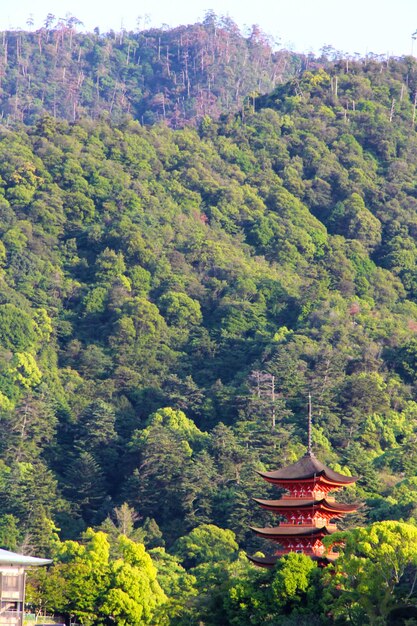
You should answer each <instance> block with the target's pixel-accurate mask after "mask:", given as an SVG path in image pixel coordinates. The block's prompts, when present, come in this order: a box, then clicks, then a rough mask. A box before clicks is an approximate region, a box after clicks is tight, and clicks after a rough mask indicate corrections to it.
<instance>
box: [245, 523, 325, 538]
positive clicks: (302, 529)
mask: <svg viewBox="0 0 417 626" xmlns="http://www.w3.org/2000/svg"><path fill="white" fill-rule="evenodd" d="M250 529H251V530H252V531H253V532H254V533H256V534H257V535H260V536H262V537H269V538H271V539H273V538H275V537H290V536H292V537H307V536H310V535H320V536H323V535H332V534H333V533H334V532H336V530H332V529H331V528H328V527H327V526H273V527H272V528H255V527H253V526H250Z"/></svg>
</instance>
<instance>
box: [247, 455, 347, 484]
mask: <svg viewBox="0 0 417 626" xmlns="http://www.w3.org/2000/svg"><path fill="white" fill-rule="evenodd" d="M258 474H259V475H260V476H262V477H263V478H266V479H267V480H274V481H276V482H282V483H285V482H287V481H288V482H292V481H294V480H308V479H310V478H315V477H319V476H323V477H324V478H326V479H327V480H328V481H329V482H331V483H334V484H340V485H349V484H351V483H354V482H356V481H357V480H358V476H345V475H344V474H339V472H335V471H334V470H332V469H330V467H327V466H326V465H324V464H323V463H321V461H319V460H318V459H317V458H316V457H315V456H314V454H313V453H312V452H307V454H305V455H304V456H303V457H301V459H299V460H298V461H297V462H296V463H292V464H291V465H287V466H286V467H283V468H281V469H279V470H275V471H273V472H258Z"/></svg>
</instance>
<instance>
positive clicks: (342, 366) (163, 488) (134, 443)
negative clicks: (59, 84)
mask: <svg viewBox="0 0 417 626" xmlns="http://www.w3.org/2000/svg"><path fill="white" fill-rule="evenodd" d="M141 36H142V35H141ZM74 37H75V35H74ZM97 37H98V35H97ZM76 41H78V40H77V38H76V37H75V39H74V41H73V45H74V46H75V42H76ZM100 41H102V40H100ZM103 41H107V40H103ZM48 45H51V44H45V51H46V50H47V49H48ZM62 45H63V44H62ZM65 45H67V44H65ZM77 45H78V44H77ZM97 45H99V44H97ZM100 45H101V44H100ZM120 45H123V46H126V45H127V46H128V45H129V44H128V43H127V40H125V41H124V43H122V44H120ZM41 47H42V46H41ZM77 49H78V48H77ZM59 51H60V47H59V46H58V52H59ZM22 54H23V53H22ZM45 54H46V52H45ZM132 54H133V52H132ZM22 58H23V57H22ZM45 84H46V82H45ZM416 93H417V64H416V61H415V60H414V59H412V58H405V59H390V60H388V61H384V62H380V61H377V60H375V59H369V58H368V59H365V60H360V61H355V62H353V61H349V62H348V61H339V62H335V63H334V64H333V65H332V66H331V67H327V68H326V69H323V68H321V69H319V70H316V71H306V72H304V73H303V74H302V75H301V76H297V77H296V78H294V79H292V80H290V81H288V82H286V83H285V84H282V85H280V86H279V87H277V88H276V89H275V90H274V91H273V92H272V93H271V94H269V95H268V96H263V97H260V98H258V99H254V100H251V101H247V102H246V103H245V106H244V107H243V108H242V110H241V111H240V113H239V115H234V114H229V115H226V116H223V118H221V119H220V120H218V119H215V117H214V116H209V115H203V116H202V117H201V119H200V121H199V123H198V125H197V127H196V128H191V127H186V128H179V129H173V128H170V127H169V125H168V124H167V123H166V122H164V121H162V122H160V123H157V124H154V125H151V126H146V125H142V124H141V123H140V122H139V121H137V120H134V119H132V118H130V117H128V116H124V117H123V119H120V120H119V121H117V122H111V121H109V120H107V119H105V118H104V117H103V116H102V117H101V118H100V119H92V117H91V116H89V117H86V118H84V119H80V120H78V121H75V122H72V121H68V120H65V119H55V118H54V117H53V115H42V116H40V117H39V118H38V119H37V120H36V121H35V120H34V123H33V124H31V125H27V126H25V125H23V124H16V125H11V126H10V125H4V126H2V127H1V128H0V151H1V154H0V234H1V240H0V264H1V276H0V351H1V352H0V368H1V377H0V426H1V432H2V437H1V439H0V455H1V456H0V459H1V460H0V538H1V545H3V546H4V547H6V548H9V549H12V550H13V549H25V550H32V551H34V552H36V553H38V554H39V555H53V556H54V558H55V560H56V565H55V566H54V568H53V570H52V574H51V577H49V575H45V578H44V574H42V573H39V574H38V578H37V579H36V580H34V581H33V587H32V592H31V593H32V598H33V602H34V604H36V605H37V606H40V607H44V606H45V597H46V598H49V599H50V600H48V601H49V602H50V605H49V607H48V609H49V610H56V611H62V612H64V613H66V614H68V615H70V614H71V615H74V616H76V618H77V619H78V620H80V621H81V623H83V624H84V623H85V624H88V623H95V624H99V623H100V624H102V623H103V624H104V623H110V622H111V620H113V622H111V623H114V619H116V618H115V616H117V620H118V623H120V624H126V625H127V624H135V623H136V624H137V623H139V622H140V623H152V624H157V623H161V624H164V623H172V624H186V623H187V624H189V623H197V622H198V621H203V623H205V624H207V625H210V624H213V625H214V624H219V623H224V624H230V625H233V624H249V623H253V624H258V623H259V624H260V623H265V621H266V622H268V621H269V623H271V624H273V623H277V621H276V620H280V621H279V623H280V624H302V623H304V622H303V621H302V620H303V619H304V617H300V616H302V615H303V614H306V615H307V612H306V611H308V612H309V613H308V615H307V617H306V618H305V620H306V623H307V619H308V623H309V624H312V623H314V619H315V617H314V616H316V617H317V622H316V623H317V624H325V623H326V620H328V623H340V624H345V623H351V624H352V623H358V624H359V623H360V624H365V623H368V622H369V623H370V624H381V623H390V622H389V620H390V619H391V618H390V617H389V616H390V615H391V614H392V611H395V610H397V609H398V610H399V607H400V605H401V606H402V605H404V606H406V607H409V606H415V605H417V597H416V594H415V589H414V585H413V583H412V580H413V576H415V573H416V561H415V552H413V550H412V548H411V547H410V549H409V550H408V551H407V550H405V549H404V558H403V560H402V561H401V571H400V572H397V571H396V575H397V579H395V580H390V583H389V585H388V588H387V589H388V591H387V589H385V588H383V583H381V585H382V586H381V585H380V586H379V588H378V589H376V588H374V587H372V586H371V587H367V588H366V589H364V588H363V587H360V580H359V583H358V586H357V587H355V594H356V595H354V596H349V597H350V600H349V602H350V603H351V604H349V603H346V601H345V600H346V598H345V596H343V597H341V598H340V593H341V588H340V586H339V587H337V586H335V585H334V584H333V583H332V581H331V580H328V579H326V577H325V576H324V577H323V575H322V573H320V572H317V568H315V567H312V564H311V562H310V561H309V560H308V559H307V560H306V559H304V558H301V557H300V558H298V556H299V555H293V556H291V557H288V558H286V559H284V560H282V561H281V562H280V565H279V566H278V569H277V571H274V572H272V573H271V572H262V571H261V572H259V571H258V570H256V571H254V570H253V568H252V566H251V565H250V564H249V563H247V561H246V559H245V557H244V556H243V555H242V553H240V552H239V549H238V546H240V547H241V548H244V549H245V550H247V551H249V552H254V551H256V550H263V551H266V550H267V548H268V547H267V546H265V545H264V544H263V543H260V542H259V540H257V539H255V538H254V537H252V536H251V534H250V532H249V530H248V526H249V524H250V523H251V524H255V525H256V524H259V525H263V524H267V523H269V522H271V521H272V518H270V517H269V516H268V515H267V514H266V513H262V512H260V511H258V510H257V509H256V508H254V506H253V505H252V503H251V497H253V496H262V495H267V494H268V488H267V487H266V486H265V485H264V484H261V482H262V481H260V480H259V479H258V478H257V474H256V470H257V469H263V468H268V469H272V468H276V467H278V466H281V465H283V464H286V463H289V462H292V461H294V460H296V459H297V458H298V457H299V456H300V455H302V454H303V453H304V452H305V450H306V415H307V410H306V398H307V396H308V393H309V392H311V394H312V397H313V409H314V428H313V445H314V449H315V451H316V454H317V456H319V457H320V459H321V460H323V461H324V462H326V463H327V464H328V465H330V466H331V467H333V468H335V469H337V470H339V471H342V472H344V473H349V472H350V473H352V474H358V475H359V476H360V477H361V478H360V480H359V482H358V484H357V487H356V491H355V490H353V491H350V493H347V494H346V496H345V497H346V498H347V499H349V500H352V499H360V500H362V501H363V502H364V503H365V505H366V506H365V507H364V508H363V509H362V510H361V511H360V512H359V513H358V514H357V516H352V517H351V518H347V521H346V527H345V528H344V530H346V532H347V533H349V532H353V533H354V532H356V531H351V529H352V528H353V527H355V526H366V527H367V526H368V525H370V524H373V525H372V526H370V527H369V529H368V530H363V532H364V533H366V532H369V533H370V537H371V538H370V539H369V541H370V542H371V543H372V541H374V540H375V541H376V543H378V541H380V537H386V538H387V539H386V542H387V545H388V544H389V542H390V541H391V543H393V545H395V541H397V539H398V534H399V536H400V537H403V539H404V542H405V545H408V543H407V542H409V543H410V546H412V545H413V537H414V534H413V533H415V529H414V526H413V524H414V521H415V517H416V506H417V469H416V460H417V458H416V446H415V442H416V437H417V403H416V401H415V392H416V385H417V336H416V332H417V304H416V298H417V266H416V260H417V245H416V233H417V221H416V208H417V186H416V185H417V182H416V181H417V171H416V170H417V135H416V121H417V120H416V102H417V98H416ZM60 102H61V103H62V102H64V100H63V99H61V98H60ZM387 520H391V521H390V522H388V521H387ZM375 524H382V526H378V525H375ZM384 524H385V525H384ZM92 529H93V530H92ZM392 533H394V535H395V537H397V538H396V539H395V540H394V539H392V540H391V539H390V537H392V536H393V535H392ZM120 535H123V536H124V538H122V539H120V538H119V536H120ZM347 536H348V535H345V537H347ZM352 536H353V537H354V538H355V537H356V535H354V534H353V535H352ZM358 537H359V536H358ZM375 537H376V539H375ZM359 539H360V541H363V542H364V545H365V544H366V543H367V542H366V537H365V538H364V537H363V536H362V535H361V536H360V537H359V538H358V541H359ZM80 540H81V542H80ZM368 544H369V542H368ZM355 545H356V543H355V541H354V540H353V543H350V542H349V541H346V552H345V554H344V556H343V558H344V559H345V561H341V562H345V563H346V564H347V565H346V567H349V568H351V570H352V572H353V574H352V576H353V575H356V574H355V571H356V570H355V567H356V566H357V564H358V561H357V559H358V558H365V557H366V558H367V557H369V555H371V556H372V558H374V560H375V562H374V561H372V563H371V562H370V564H369V568H370V571H371V570H372V571H373V569H372V568H374V569H376V570H378V568H379V563H380V560H378V559H381V558H383V557H381V553H380V552H379V551H378V550H375V551H374V552H373V551H369V554H365V555H362V554H359V555H357V554H356V553H355V552H354V549H355V548H354V546H355ZM352 546H353V547H352ZM96 553H97V554H96ZM341 558H342V557H341ZM369 558H370V557H369ZM97 563H100V568H101V569H100V568H99V571H100V572H101V574H100V576H98V574H97V575H96V573H95V572H96V569H95V566H96V564H97ZM375 563H376V564H375ZM92 564H93V565H92ZM137 570H138V571H139V570H140V572H141V574H140V575H141V576H142V579H141V580H140V581H139V582H138V581H137V577H138V576H139V574H138V572H137ZM351 570H349V571H351ZM361 571H362V569H361ZM129 572H130V574H129ZM132 572H133V573H132ZM381 575H382V574H381ZM132 580H133V581H136V582H137V585H136V583H135V584H133V583H132V584H130V582H132ZM332 580H336V578H333V579H332ZM355 580H356V581H358V579H357V578H356V579H355ZM414 580H415V579H414ZM62 581H64V582H65V584H63V582H62ZM77 581H78V582H77ZM79 581H83V582H82V585H81V583H80V582H79ZM129 581H130V582H129ZM214 581H215V582H214ZM410 581H411V583H410ZM266 582H269V584H268V585H266ZM387 584H388V583H387ZM80 585H81V587H82V588H85V589H88V590H89V591H88V594H87V595H88V597H87V596H86V597H83V598H80V599H79V602H78V604H77V602H76V600H75V599H74V594H71V593H67V594H65V593H64V592H63V589H64V590H65V589H67V590H71V589H73V588H79V587H80ZM135 585H136V586H135ZM266 589H269V590H270V591H269V592H267V591H266ZM45 590H47V591H45ZM320 590H322V591H323V593H321V591H320ZM268 594H269V595H268ZM271 594H272V595H271ZM314 594H319V595H314ZM320 594H321V595H320ZM378 594H379V595H378ZM380 597H383V599H384V602H385V604H384V607H385V608H384V611H385V613H382V614H377V615H375V614H374V613H373V612H372V611H371V610H368V609H367V606H368V604H367V602H368V603H369V602H371V604H372V603H373V604H372V606H375V605H376V604H375V603H377V602H379V600H376V599H375V598H380ZM51 598H52V600H51ZM144 598H150V600H149V602H148V600H146V601H144ZM387 598H389V600H388V599H387ZM326 602H330V604H332V603H335V605H336V606H337V612H336V613H334V615H333V614H332V615H330V613H329V610H330V609H329V606H330V605H329V604H327V605H326ZM358 606H359V608H358ZM407 610H408V611H409V609H407ZM410 610H411V609H410ZM144 611H145V612H144ZM146 611H148V613H146ZM245 611H246V613H245ZM219 615H220V616H221V617H219ZM245 615H246V617H245ZM355 615H356V616H357V617H355ZM409 615H411V613H410V612H409ZM140 616H142V617H140ZM249 616H250V620H251V621H249ZM294 616H295V617H294ZM219 619H220V620H227V621H219ZM297 619H298V621H297ZM355 619H356V622H355V621H354V620H355ZM135 620H136V621H135ZM138 620H139V622H138ZM140 620H142V621H140ZM158 620H159V621H158ZM167 620H168V621H167ZM193 620H194V622H193ZM216 620H217V621H216ZM245 620H246V621H245ZM274 620H275V621H274ZM285 620H287V621H285ZM291 620H292V621H291ZM294 620H295V621H294ZM320 620H321V621H320ZM337 620H339V621H337ZM360 620H362V621H360ZM366 620H368V621H366ZM378 620H380V621H378ZM381 620H385V622H384V621H381Z"/></svg>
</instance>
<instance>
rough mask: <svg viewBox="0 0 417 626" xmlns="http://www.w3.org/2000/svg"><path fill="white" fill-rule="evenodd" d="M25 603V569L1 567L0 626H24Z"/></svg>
mask: <svg viewBox="0 0 417 626" xmlns="http://www.w3.org/2000/svg"><path fill="white" fill-rule="evenodd" d="M24 602H25V571H24V568H23V567H11V566H7V565H0V626H22V625H23V609H24Z"/></svg>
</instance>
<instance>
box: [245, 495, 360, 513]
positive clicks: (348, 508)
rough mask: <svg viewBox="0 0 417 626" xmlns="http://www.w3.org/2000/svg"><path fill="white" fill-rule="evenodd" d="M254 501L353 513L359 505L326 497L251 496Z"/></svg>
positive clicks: (279, 506) (268, 505)
mask: <svg viewBox="0 0 417 626" xmlns="http://www.w3.org/2000/svg"><path fill="white" fill-rule="evenodd" d="M252 499H253V501H254V502H256V503H257V504H259V505H260V506H262V507H265V508H269V509H311V508H312V507H314V508H317V509H324V510H327V511H331V512H334V513H353V511H356V510H357V508H358V507H359V505H358V504H345V503H342V502H329V501H328V500H326V498H321V499H315V500H313V499H311V500H302V499H300V498H285V499H281V500H261V499H260V498H252Z"/></svg>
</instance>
